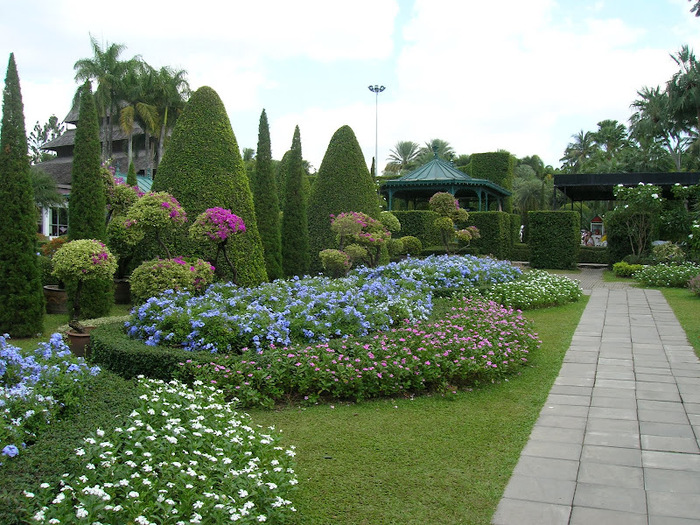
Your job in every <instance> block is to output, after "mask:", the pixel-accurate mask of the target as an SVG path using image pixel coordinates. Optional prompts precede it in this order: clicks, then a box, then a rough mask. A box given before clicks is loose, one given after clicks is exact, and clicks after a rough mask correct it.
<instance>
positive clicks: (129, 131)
mask: <svg viewBox="0 0 700 525" xmlns="http://www.w3.org/2000/svg"><path fill="white" fill-rule="evenodd" d="M149 68H150V66H148V65H147V64H145V63H143V62H138V63H134V64H132V67H130V68H129V70H128V71H127V73H126V74H125V76H124V78H123V80H122V83H121V89H120V92H119V97H120V99H121V101H122V102H121V104H122V109H121V111H120V112H119V126H120V127H121V129H122V131H123V132H124V133H126V135H127V158H128V162H127V165H128V166H130V165H131V163H132V161H133V157H134V155H133V134H134V131H135V129H136V122H137V120H138V121H140V122H143V123H145V124H146V127H147V128H149V129H155V127H156V121H157V118H158V115H157V109H156V107H155V106H154V105H152V104H147V103H146V102H145V100H146V99H147V98H148V94H147V93H146V92H145V88H146V87H147V84H146V82H145V80H146V78H147V75H148V74H149Z"/></svg>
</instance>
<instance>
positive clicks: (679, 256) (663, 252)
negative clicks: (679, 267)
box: [651, 242, 685, 264]
mask: <svg viewBox="0 0 700 525" xmlns="http://www.w3.org/2000/svg"><path fill="white" fill-rule="evenodd" d="M651 258H652V260H653V261H654V262H655V263H656V264H660V263H666V264H680V263H682V262H685V252H684V251H683V248H681V247H680V246H678V245H677V244H674V243H672V242H666V243H664V244H657V245H656V246H654V247H653V248H652V249H651Z"/></svg>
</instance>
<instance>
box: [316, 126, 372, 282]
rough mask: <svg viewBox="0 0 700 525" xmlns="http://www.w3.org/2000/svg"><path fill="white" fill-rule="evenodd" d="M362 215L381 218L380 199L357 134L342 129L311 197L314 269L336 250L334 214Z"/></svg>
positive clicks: (325, 158)
mask: <svg viewBox="0 0 700 525" xmlns="http://www.w3.org/2000/svg"><path fill="white" fill-rule="evenodd" d="M350 211H356V212H362V213H365V214H367V215H369V216H370V217H372V218H374V219H378V218H379V211H380V210H379V199H378V197H377V192H376V190H375V187H374V181H373V180H372V177H371V175H370V173H369V170H368V169H367V164H366V163H365V159H364V157H363V155H362V149H361V148H360V145H359V143H358V142H357V138H356V137H355V133H354V132H353V131H352V129H351V128H350V127H349V126H342V127H341V128H339V129H338V130H337V131H336V132H335V133H334V134H333V137H332V138H331V140H330V142H329V144H328V148H327V149H326V153H325V155H324V157H323V161H322V162H321V167H320V168H319V170H318V180H317V181H316V184H315V185H314V187H313V191H312V192H311V196H310V198H309V234H310V246H311V254H312V261H311V269H312V270H313V271H315V270H319V269H320V267H321V262H320V259H319V257H318V254H319V253H320V252H321V250H324V249H326V248H334V247H335V235H334V234H333V232H332V231H331V215H338V214H340V213H343V212H350Z"/></svg>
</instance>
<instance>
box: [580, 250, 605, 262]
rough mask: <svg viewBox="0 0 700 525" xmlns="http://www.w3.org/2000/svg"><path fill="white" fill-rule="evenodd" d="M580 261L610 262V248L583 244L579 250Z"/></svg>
mask: <svg viewBox="0 0 700 525" xmlns="http://www.w3.org/2000/svg"><path fill="white" fill-rule="evenodd" d="M578 262H580V263H592V264H609V255H608V248H607V247H593V246H581V247H580V248H579V251H578Z"/></svg>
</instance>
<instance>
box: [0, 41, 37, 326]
mask: <svg viewBox="0 0 700 525" xmlns="http://www.w3.org/2000/svg"><path fill="white" fill-rule="evenodd" d="M2 112H3V113H2V129H0V209H2V216H3V217H2V221H0V334H3V333H9V334H10V335H12V336H13V337H27V336H32V335H36V334H37V333H39V332H41V331H42V329H43V316H44V295H43V290H42V283H41V271H40V268H39V260H38V259H39V258H38V257H37V256H36V253H37V240H36V220H37V215H36V208H35V205H34V195H33V191H32V184H31V179H30V171H29V158H28V156H27V135H26V131H25V128H24V109H23V105H22V94H21V90H20V86H19V75H18V73H17V66H16V64H15V57H14V54H10V60H9V64H8V67H7V76H6V77H5V90H4V92H3V102H2Z"/></svg>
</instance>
